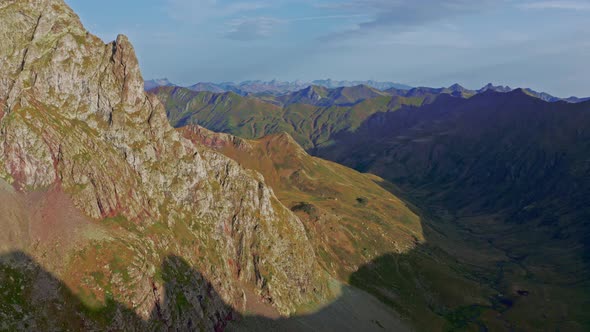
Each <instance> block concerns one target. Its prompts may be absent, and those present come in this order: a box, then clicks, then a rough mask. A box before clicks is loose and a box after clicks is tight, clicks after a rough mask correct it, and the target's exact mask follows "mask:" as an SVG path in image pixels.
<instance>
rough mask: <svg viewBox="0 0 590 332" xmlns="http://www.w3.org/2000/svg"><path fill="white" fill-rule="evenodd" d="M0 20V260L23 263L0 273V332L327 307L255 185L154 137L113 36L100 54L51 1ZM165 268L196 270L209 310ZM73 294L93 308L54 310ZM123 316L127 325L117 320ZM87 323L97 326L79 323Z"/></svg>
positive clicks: (303, 245)
mask: <svg viewBox="0 0 590 332" xmlns="http://www.w3.org/2000/svg"><path fill="white" fill-rule="evenodd" d="M0 22H1V23H0V37H1V39H2V41H3V43H2V44H1V45H0V59H1V62H0V105H1V109H0V178H1V179H2V180H1V181H2V189H1V191H2V193H1V195H2V198H3V201H7V202H11V204H9V205H7V206H5V205H4V204H3V207H2V208H1V209H0V213H2V214H1V218H0V219H1V222H2V224H3V226H5V225H6V227H8V229H9V235H7V236H8V239H5V238H4V237H6V235H3V238H2V241H3V242H2V244H1V246H0V248H1V249H2V251H3V252H6V253H7V252H11V251H13V252H14V251H20V252H25V253H27V255H28V256H27V257H29V258H27V259H24V258H23V257H25V256H23V255H22V254H17V253H14V254H10V255H7V256H5V258H4V259H3V260H2V263H1V264H2V265H1V266H2V270H1V272H0V280H2V282H1V284H2V285H3V286H2V287H3V289H2V292H3V293H2V294H4V295H3V296H4V299H5V301H3V302H4V303H5V304H10V305H9V307H2V310H0V315H2V317H3V318H2V322H3V323H2V324H3V325H2V329H4V328H6V329H11V330H12V329H40V330H46V329H55V328H58V326H67V324H68V323H72V324H80V326H84V327H85V328H97V329H98V328H100V329H102V328H107V327H110V328H115V329H128V328H131V327H132V326H135V324H151V326H153V327H157V326H159V325H158V324H160V325H161V324H164V325H166V326H169V327H181V326H185V327H186V326H187V324H189V323H190V324H197V322H198V324H201V325H202V327H203V328H205V329H212V328H213V327H215V326H217V325H219V324H223V322H224V321H225V320H227V317H228V312H229V311H231V310H230V309H228V308H227V307H226V306H223V305H221V303H222V302H225V303H227V304H229V305H231V306H232V307H234V308H242V307H245V306H247V303H245V301H246V300H245V296H244V293H243V289H251V291H252V292H253V293H254V294H256V296H257V297H259V298H260V299H261V301H263V302H266V303H267V304H271V305H272V306H273V307H274V308H275V309H276V310H277V311H278V312H279V313H281V314H289V313H292V312H294V311H295V309H296V308H297V307H298V306H300V305H301V304H304V303H308V302H311V301H314V300H317V299H322V298H324V297H326V292H327V289H326V286H325V277H324V273H323V272H322V270H321V269H320V268H319V265H318V262H317V260H316V256H315V254H314V250H313V248H312V246H311V244H310V242H309V240H308V238H307V235H306V232H305V229H304V227H303V224H302V223H301V221H300V220H299V218H298V217H297V216H296V215H295V214H294V213H293V212H291V211H290V210H289V209H287V208H286V207H284V206H283V205H282V204H281V203H280V202H279V201H278V200H277V199H276V198H275V196H274V194H273V191H272V190H271V189H270V188H269V187H268V186H267V185H266V184H265V182H264V180H263V178H262V177H261V176H260V175H259V174H258V173H256V172H253V171H249V170H246V169H244V168H242V167H241V166H240V165H239V164H238V163H236V162H235V161H233V160H231V159H229V158H227V157H225V156H223V155H222V154H220V153H217V152H214V151H212V150H209V149H208V148H206V147H204V146H201V145H197V144H194V143H192V142H190V141H189V140H186V139H184V138H182V137H181V135H180V134H179V133H177V132H176V131H175V130H174V129H173V128H172V127H171V126H170V125H169V124H168V121H167V119H166V115H165V112H164V109H163V107H162V106H161V104H160V103H159V101H158V100H157V99H156V98H155V97H153V96H148V95H146V94H145V93H144V87H143V78H142V77H141V73H140V71H139V67H138V63H137V59H136V57H135V54H134V50H133V47H132V45H131V44H130V43H129V41H128V40H127V38H126V37H125V36H119V37H118V38H117V40H116V41H114V42H111V43H108V44H105V43H103V42H102V41H101V40H100V39H98V38H97V37H95V36H93V35H91V34H90V33H88V32H87V31H86V30H85V29H84V27H83V26H82V24H81V23H80V21H79V19H78V17H77V16H76V15H75V14H74V13H73V12H72V11H71V10H70V9H69V8H68V7H67V6H66V5H65V4H64V2H63V1H62V0H26V1H22V0H18V1H16V0H5V1H2V2H1V3H0ZM48 204H49V205H50V208H48V206H47V205H48ZM62 231H63V233H62ZM59 233H61V235H60V234H59ZM54 235H55V236H54ZM171 256H177V257H182V260H183V261H185V262H186V264H188V266H190V267H191V268H192V269H195V270H198V271H200V272H201V273H202V274H203V276H204V277H205V278H206V279H207V280H209V281H210V282H211V285H212V286H210V287H214V288H215V290H216V292H218V293H219V294H220V299H222V300H223V301H221V300H220V301H218V302H215V301H202V297H203V295H199V294H203V289H200V288H198V287H194V288H191V287H189V286H190V285H191V283H192V281H191V280H189V279H190V278H189V279H183V278H181V276H182V273H179V274H178V275H176V274H173V275H172V276H171V275H170V274H167V273H166V271H164V268H163V266H167V264H168V263H167V257H171ZM31 260H35V261H37V262H39V263H41V264H42V266H43V268H45V269H47V270H48V271H49V272H50V273H52V274H53V275H54V276H55V277H56V278H59V279H60V280H62V281H63V282H64V283H65V284H66V285H67V286H68V288H69V289H70V290H71V292H72V294H70V293H69V292H70V291H68V292H65V290H64V289H62V287H59V286H58V284H57V283H55V282H54V281H47V280H48V277H47V275H46V274H45V272H42V271H39V270H38V269H37V270H35V269H33V268H32V266H33V265H32V261H31ZM168 265H170V264H168ZM176 265H177V264H176V263H172V267H174V266H176ZM28 269H29V270H28ZM24 271H28V272H26V273H25V272H24ZM35 271H36V272H35ZM15 278H17V279H19V280H24V281H23V282H25V281H26V286H25V285H23V286H22V287H21V289H20V290H27V289H31V288H29V287H37V286H35V285H42V286H43V289H45V290H44V291H45V292H47V294H48V295H47V296H42V297H38V296H37V295H38V294H39V293H38V292H29V291H24V292H23V291H19V290H17V291H16V292H15V293H10V292H11V289H7V288H6V287H9V286H10V285H9V283H8V280H10V282H13V281H14V280H15ZM165 283H168V284H180V285H183V284H184V285H185V287H184V288H183V287H181V286H179V287H175V289H176V292H177V294H175V297H173V299H174V301H177V302H178V303H176V305H177V306H181V305H182V304H183V303H191V305H190V308H192V309H191V310H187V311H180V312H178V311H174V312H171V311H169V310H168V309H169V308H166V307H165V306H161V305H160V304H161V303H162V301H163V298H164V297H165V296H166V295H167V296H168V297H166V298H167V299H168V300H169V299H170V294H164V293H163V292H162V289H163V288H164V284H165ZM197 284H198V283H197ZM187 285H188V286H187ZM180 290H182V291H180ZM205 290H206V288H205ZM9 293H10V294H12V295H10V294H9ZM66 293H67V294H66ZM31 296H35V297H36V298H34V299H33V298H31ZM72 296H76V297H78V298H80V299H82V302H83V304H84V306H85V307H88V308H95V309H93V310H91V311H88V310H86V311H85V310H82V309H79V308H77V309H76V308H74V309H72V308H69V309H68V308H66V307H67V305H66V304H67V303H69V302H68V298H69V297H72ZM199 302H200V303H199ZM117 303H119V304H122V305H121V306H119V305H116V304H117ZM174 307H175V306H174V305H173V306H171V307H170V308H174ZM45 308H49V309H47V310H46V309H45ZM125 308H129V310H132V311H133V312H135V313H136V314H137V315H138V317H140V318H141V319H140V320H138V321H135V320H133V319H127V318H126V317H128V316H126V314H125V312H126V310H128V309H125ZM154 308H157V309H158V310H157V311H158V315H155V316H153V315H151V313H152V312H153V311H154ZM62 309H63V310H62ZM11 310H15V311H16V312H18V313H19V315H14V314H12V311H11ZM167 310H168V311H167ZM194 310H197V311H194ZM54 311H55V312H57V313H59V314H57V316H55V315H54V314H55V313H54ZM95 312H102V313H104V314H105V315H101V318H100V319H94V318H95ZM93 315H94V316H93ZM150 316H153V317H155V318H156V319H152V320H149V321H148V318H150ZM146 322H147V323H146ZM56 324H57V325H56ZM60 324H66V325H60Z"/></svg>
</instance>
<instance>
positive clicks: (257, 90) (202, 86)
mask: <svg viewBox="0 0 590 332" xmlns="http://www.w3.org/2000/svg"><path fill="white" fill-rule="evenodd" d="M145 84H146V85H145V88H146V90H151V89H153V88H156V87H158V86H173V85H174V84H172V83H170V82H169V81H168V80H167V79H160V80H150V81H146V83H145ZM312 85H314V86H319V87H325V88H328V89H334V88H340V87H353V86H358V85H366V86H369V87H372V88H375V89H377V90H387V89H391V88H396V89H410V88H411V87H410V86H407V85H403V84H398V83H392V82H377V81H333V80H316V81H312V82H303V81H293V82H286V81H277V80H272V81H260V80H255V81H244V82H240V83H233V82H223V83H211V82H199V83H196V84H194V85H191V86H188V87H187V88H189V89H191V90H193V91H209V92H217V93H220V92H229V91H231V92H235V93H237V94H239V95H242V96H246V95H272V96H279V95H284V94H288V93H291V92H296V91H299V90H303V89H305V88H307V87H309V86H312Z"/></svg>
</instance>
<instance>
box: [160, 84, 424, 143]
mask: <svg viewBox="0 0 590 332" xmlns="http://www.w3.org/2000/svg"><path fill="white" fill-rule="evenodd" d="M152 92H153V93H155V94H156V95H157V96H158V97H159V98H160V100H162V102H163V104H164V106H165V107H166V112H167V114H168V118H169V120H170V123H171V124H172V125H173V126H175V127H182V126H184V125H188V124H198V125H201V126H203V127H205V128H207V129H210V130H213V131H217V132H225V133H231V134H233V135H237V136H240V137H244V138H249V139H253V138H260V137H263V136H265V135H268V134H276V133H281V132H286V133H289V134H290V135H291V136H293V138H294V139H295V140H296V141H297V142H298V143H299V144H300V145H301V146H303V147H304V148H305V149H311V148H316V147H320V146H326V145H329V144H331V143H332V142H333V140H332V139H333V137H334V136H335V135H336V134H338V133H340V132H343V131H354V130H355V129H356V128H358V126H360V125H361V123H362V122H363V121H364V120H365V119H366V118H367V117H369V116H370V115H372V114H374V113H376V112H388V111H395V110H397V109H399V108H400V107H401V106H403V105H420V104H422V102H423V101H424V98H423V97H420V96H418V97H398V96H394V97H392V96H387V95H383V94H368V93H367V94H366V95H367V97H368V98H366V99H364V98H363V96H365V94H362V93H361V92H362V91H361V92H358V91H356V90H355V89H352V88H347V89H345V90H342V91H340V90H334V92H333V93H332V94H333V96H331V97H332V98H334V99H333V101H334V102H336V103H334V104H331V105H329V106H316V105H311V104H307V103H294V104H289V103H287V104H285V106H281V105H277V104H273V103H271V102H267V101H263V100H261V99H258V98H254V97H242V96H239V95H237V94H234V93H231V92H228V93H223V94H217V93H211V92H194V91H190V90H188V89H185V88H179V87H161V88H158V89H155V90H152ZM358 94H360V95H358ZM337 101H342V102H343V104H339V103H337Z"/></svg>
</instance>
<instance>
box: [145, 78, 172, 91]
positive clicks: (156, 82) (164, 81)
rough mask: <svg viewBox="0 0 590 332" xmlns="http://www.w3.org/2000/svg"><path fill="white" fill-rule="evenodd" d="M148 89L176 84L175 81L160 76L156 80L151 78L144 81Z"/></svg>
mask: <svg viewBox="0 0 590 332" xmlns="http://www.w3.org/2000/svg"><path fill="white" fill-rule="evenodd" d="M144 86H145V89H146V90H151V89H153V88H157V87H159V86H174V83H172V82H170V81H169V80H168V79H167V78H160V79H155V80H149V81H145V82H144Z"/></svg>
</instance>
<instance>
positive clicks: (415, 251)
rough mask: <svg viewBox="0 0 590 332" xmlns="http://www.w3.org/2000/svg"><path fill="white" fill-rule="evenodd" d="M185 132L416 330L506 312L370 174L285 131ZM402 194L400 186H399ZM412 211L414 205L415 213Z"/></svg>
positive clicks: (334, 269) (348, 278) (335, 269)
mask: <svg viewBox="0 0 590 332" xmlns="http://www.w3.org/2000/svg"><path fill="white" fill-rule="evenodd" d="M180 130H182V131H183V133H184V135H185V136H186V137H188V138H190V139H192V140H195V141H199V142H201V143H204V144H206V145H208V146H210V147H213V148H215V149H218V150H219V151H221V152H222V153H224V154H225V155H227V156H229V157H231V158H234V159H235V160H237V161H239V162H240V164H241V165H242V166H244V167H246V168H249V169H253V170H256V171H259V172H260V173H262V174H263V175H264V177H265V180H266V182H267V183H268V184H269V185H270V186H271V187H273V189H274V191H275V193H276V194H277V197H278V198H279V199H280V200H281V202H283V204H285V205H286V206H288V207H291V208H292V209H293V210H294V211H296V213H297V214H298V215H299V216H300V217H301V219H302V220H303V221H304V223H305V226H306V229H307V231H308V233H309V234H310V235H311V236H310V238H311V239H312V241H313V242H314V243H313V244H314V247H315V248H316V252H317V253H318V254H319V256H320V259H321V262H322V265H323V266H324V267H325V268H326V270H328V271H330V272H331V273H332V275H333V276H336V277H337V278H338V279H340V280H341V281H343V282H347V283H349V284H351V285H354V286H356V287H358V288H361V289H364V290H366V291H368V292H369V293H371V294H373V295H375V296H377V297H378V298H379V299H380V300H381V301H383V302H384V303H386V304H388V305H390V306H392V307H393V308H395V309H396V311H397V312H399V313H401V314H402V316H403V317H405V318H406V319H409V320H410V321H411V322H412V324H413V325H414V326H415V327H417V328H418V329H419V330H425V331H433V330H444V329H456V328H461V329H465V328H471V329H477V328H478V327H479V326H481V325H482V320H481V319H480V313H490V316H491V317H492V318H490V319H487V320H486V325H487V326H493V325H494V324H502V322H501V321H498V320H497V319H496V318H495V314H497V313H498V312H499V311H500V310H503V309H504V307H502V306H498V305H496V304H495V303H494V302H493V301H492V300H490V299H493V298H494V296H495V292H494V290H493V289H492V288H491V287H489V286H488V285H485V284H481V283H478V282H474V281H473V280H474V279H476V276H475V275H474V273H473V272H472V271H469V270H468V269H466V268H465V267H464V266H463V265H462V264H461V263H460V262H459V261H457V260H456V259H454V258H453V257H451V256H450V255H449V254H447V253H446V252H445V251H443V250H440V249H439V248H437V247H435V246H433V245H431V244H429V243H426V242H424V241H423V239H424V238H423V234H424V232H426V231H427V232H429V233H432V230H424V229H422V225H424V224H425V223H424V222H423V220H421V219H420V217H419V216H418V215H416V214H415V213H414V212H412V210H411V209H410V208H409V207H408V206H406V204H405V203H403V202H402V201H400V200H399V199H398V198H397V197H396V196H394V195H393V194H391V192H390V191H388V190H385V188H387V189H390V190H394V189H393V188H389V187H392V186H393V185H392V184H390V183H388V182H386V181H385V180H383V179H381V178H379V177H377V176H374V175H371V174H362V173H358V172H356V171H354V170H352V169H349V168H347V167H344V166H341V165H339V164H335V163H332V162H329V161H326V160H322V159H319V158H315V157H311V156H309V155H308V154H307V153H305V151H303V149H302V148H300V147H299V146H298V145H297V144H296V143H295V142H294V141H293V139H292V138H291V137H290V136H289V135H287V134H278V135H271V136H267V137H264V138H261V139H258V140H255V141H252V140H243V139H239V138H235V137H232V136H230V135H225V134H217V133H213V132H210V131H208V130H205V129H203V128H199V127H192V126H189V127H184V128H181V129H180ZM396 190H397V189H396ZM413 209H415V208H413Z"/></svg>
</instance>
